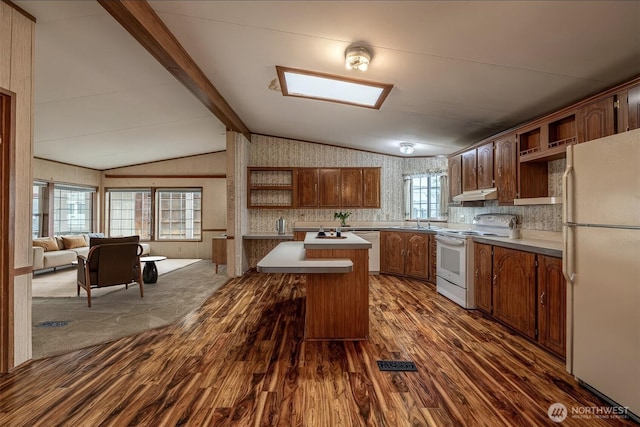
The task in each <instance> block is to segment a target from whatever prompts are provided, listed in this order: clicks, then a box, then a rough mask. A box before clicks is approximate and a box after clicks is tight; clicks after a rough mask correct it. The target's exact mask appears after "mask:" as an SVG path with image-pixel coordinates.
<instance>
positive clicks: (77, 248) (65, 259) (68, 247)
mask: <svg viewBox="0 0 640 427" xmlns="http://www.w3.org/2000/svg"><path fill="white" fill-rule="evenodd" d="M91 236H94V237H104V235H102V234H78V235H68V236H55V237H41V238H37V239H33V248H32V250H33V271H37V270H43V269H49V268H53V269H54V270H55V269H56V267H62V266H65V265H71V263H73V262H74V261H77V259H78V255H84V256H87V254H88V253H89V240H90V239H91ZM140 245H141V246H142V255H149V254H150V253H151V246H150V245H149V244H148V243H140Z"/></svg>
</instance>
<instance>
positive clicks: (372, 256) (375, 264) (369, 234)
mask: <svg viewBox="0 0 640 427" xmlns="http://www.w3.org/2000/svg"><path fill="white" fill-rule="evenodd" d="M353 234H355V235H356V236H358V237H360V238H362V239H364V240H366V241H367V242H370V243H371V249H369V274H380V232H379V231H357V230H354V231H353Z"/></svg>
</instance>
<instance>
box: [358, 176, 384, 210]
mask: <svg viewBox="0 0 640 427" xmlns="http://www.w3.org/2000/svg"><path fill="white" fill-rule="evenodd" d="M362 179H363V182H364V191H363V194H362V207H364V208H379V207H380V168H363V169H362Z"/></svg>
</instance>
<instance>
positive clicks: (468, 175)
mask: <svg viewBox="0 0 640 427" xmlns="http://www.w3.org/2000/svg"><path fill="white" fill-rule="evenodd" d="M477 157H478V154H477V151H476V150H471V151H467V152H466V153H462V191H471V190H477V189H478V179H477V172H476V171H477V168H478V161H477Z"/></svg>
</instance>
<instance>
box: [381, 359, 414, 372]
mask: <svg viewBox="0 0 640 427" xmlns="http://www.w3.org/2000/svg"><path fill="white" fill-rule="evenodd" d="M378 368H380V370H381V371H417V370H418V368H416V364H415V363H413V362H408V361H406V360H378Z"/></svg>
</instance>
